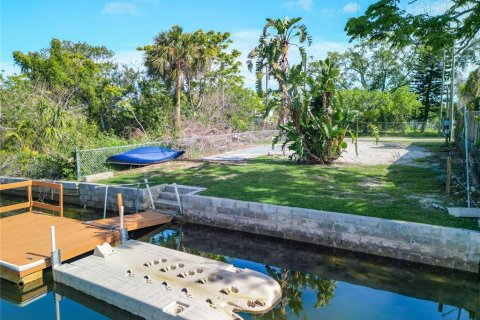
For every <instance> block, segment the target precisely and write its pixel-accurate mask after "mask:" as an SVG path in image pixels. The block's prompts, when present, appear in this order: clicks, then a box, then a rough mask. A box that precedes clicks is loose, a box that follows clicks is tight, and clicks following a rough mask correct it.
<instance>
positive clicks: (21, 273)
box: [0, 211, 172, 283]
mask: <svg viewBox="0 0 480 320" xmlns="http://www.w3.org/2000/svg"><path fill="white" fill-rule="evenodd" d="M171 220H172V218H171V217H170V216H168V215H164V214H160V213H158V212H155V211H147V212H141V213H137V214H131V215H125V218H124V223H125V227H126V228H127V229H128V230H129V231H133V230H137V229H141V228H146V227H150V226H156V225H161V224H164V223H168V222H170V221H171ZM112 225H115V226H118V225H119V218H118V217H116V218H107V219H100V220H95V221H93V222H92V224H86V223H84V222H82V221H79V220H75V219H70V218H65V217H59V216H54V215H49V214H44V213H41V212H26V213H22V214H17V215H14V216H10V217H6V218H3V219H0V276H1V278H3V279H6V280H9V281H12V282H16V283H27V282H30V281H34V280H36V279H38V278H40V277H41V276H42V270H43V269H45V268H48V267H49V266H50V255H51V252H50V251H51V243H50V226H55V230H56V244H57V248H59V249H60V253H61V258H62V260H68V259H71V258H74V257H77V256H79V255H82V254H84V253H87V252H89V251H92V250H93V249H95V246H96V245H98V244H102V243H104V242H108V243H115V242H117V241H118V240H119V239H120V233H119V231H116V230H109V229H108V228H106V227H108V226H112Z"/></svg>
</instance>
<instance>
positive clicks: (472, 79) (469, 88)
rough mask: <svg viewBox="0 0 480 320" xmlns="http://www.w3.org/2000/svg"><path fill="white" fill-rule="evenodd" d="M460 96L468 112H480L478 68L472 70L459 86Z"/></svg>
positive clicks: (479, 69) (479, 71)
mask: <svg viewBox="0 0 480 320" xmlns="http://www.w3.org/2000/svg"><path fill="white" fill-rule="evenodd" d="M460 94H461V97H462V99H463V100H464V101H465V104H466V106H467V108H468V110H471V111H480V68H477V69H476V70H473V71H472V72H471V73H470V75H469V76H468V79H467V81H466V82H465V83H464V84H462V85H461V87H460Z"/></svg>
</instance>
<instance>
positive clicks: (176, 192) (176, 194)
mask: <svg viewBox="0 0 480 320" xmlns="http://www.w3.org/2000/svg"><path fill="white" fill-rule="evenodd" d="M173 189H174V190H175V196H176V197H177V202H178V209H180V214H181V215H183V208H182V203H181V202H180V195H179V194H178V188H177V184H176V183H174V184H173Z"/></svg>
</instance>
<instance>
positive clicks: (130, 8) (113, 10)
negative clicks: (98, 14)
mask: <svg viewBox="0 0 480 320" xmlns="http://www.w3.org/2000/svg"><path fill="white" fill-rule="evenodd" d="M102 14H115V15H121V14H126V15H133V16H136V15H139V14H140V9H139V8H138V6H137V5H136V4H135V3H133V2H128V1H118V2H109V3H107V4H105V6H104V7H103V9H102Z"/></svg>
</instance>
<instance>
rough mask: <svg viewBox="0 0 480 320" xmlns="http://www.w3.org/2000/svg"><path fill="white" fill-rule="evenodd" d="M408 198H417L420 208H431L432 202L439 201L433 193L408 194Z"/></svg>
mask: <svg viewBox="0 0 480 320" xmlns="http://www.w3.org/2000/svg"><path fill="white" fill-rule="evenodd" d="M408 198H410V199H415V200H418V202H419V203H420V205H421V206H422V208H425V209H433V204H438V203H439V201H438V199H437V197H436V196H434V195H426V196H417V195H410V196H408Z"/></svg>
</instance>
